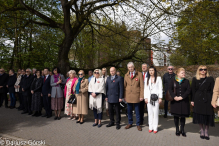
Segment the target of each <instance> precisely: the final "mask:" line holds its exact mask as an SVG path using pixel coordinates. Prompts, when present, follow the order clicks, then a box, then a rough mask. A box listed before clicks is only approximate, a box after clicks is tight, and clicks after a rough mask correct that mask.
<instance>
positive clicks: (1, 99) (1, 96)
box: [0, 92, 8, 106]
mask: <svg viewBox="0 0 219 146" xmlns="http://www.w3.org/2000/svg"><path fill="white" fill-rule="evenodd" d="M4 100H5V106H8V97H7V93H6V92H3V93H0V106H2V104H3V102H4Z"/></svg>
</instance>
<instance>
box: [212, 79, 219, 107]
mask: <svg viewBox="0 0 219 146" xmlns="http://www.w3.org/2000/svg"><path fill="white" fill-rule="evenodd" d="M218 97H219V77H218V78H216V81H215V85H214V90H213V97H212V101H211V104H213V105H216V101H217V98H218Z"/></svg>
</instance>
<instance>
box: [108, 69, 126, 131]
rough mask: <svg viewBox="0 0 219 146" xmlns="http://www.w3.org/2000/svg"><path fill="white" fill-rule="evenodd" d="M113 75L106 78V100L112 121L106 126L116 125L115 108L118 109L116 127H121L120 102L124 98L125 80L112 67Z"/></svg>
mask: <svg viewBox="0 0 219 146" xmlns="http://www.w3.org/2000/svg"><path fill="white" fill-rule="evenodd" d="M110 74H111V76H110V77H108V78H107V80H106V101H108V103H109V115H110V123H109V124H108V125H107V126H106V127H111V126H113V125H114V110H113V106H115V110H116V129H117V130H119V129H120V128H121V126H120V121H121V114H120V102H122V99H123V91H124V82H123V80H122V78H121V77H120V76H117V75H116V68H115V67H111V68H110Z"/></svg>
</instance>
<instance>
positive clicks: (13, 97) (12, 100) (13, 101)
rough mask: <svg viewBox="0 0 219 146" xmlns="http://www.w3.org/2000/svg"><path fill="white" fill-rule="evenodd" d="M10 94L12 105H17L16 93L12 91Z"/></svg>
mask: <svg viewBox="0 0 219 146" xmlns="http://www.w3.org/2000/svg"><path fill="white" fill-rule="evenodd" d="M9 95H10V98H11V104H10V106H15V104H16V97H15V94H14V93H13V92H12V93H9Z"/></svg>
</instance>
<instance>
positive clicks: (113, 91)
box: [106, 75, 124, 103]
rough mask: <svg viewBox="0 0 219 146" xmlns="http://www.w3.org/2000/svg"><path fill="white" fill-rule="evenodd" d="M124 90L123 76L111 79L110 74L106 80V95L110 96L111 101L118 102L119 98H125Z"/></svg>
mask: <svg viewBox="0 0 219 146" xmlns="http://www.w3.org/2000/svg"><path fill="white" fill-rule="evenodd" d="M123 92H124V81H123V79H122V77H120V76H117V75H116V76H115V78H114V79H113V80H111V76H109V77H108V78H107V80H106V97H107V98H108V102H109V103H118V102H119V99H122V98H123Z"/></svg>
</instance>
